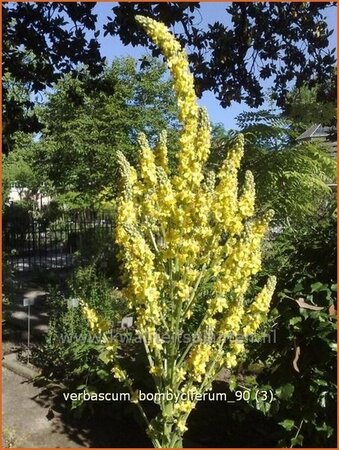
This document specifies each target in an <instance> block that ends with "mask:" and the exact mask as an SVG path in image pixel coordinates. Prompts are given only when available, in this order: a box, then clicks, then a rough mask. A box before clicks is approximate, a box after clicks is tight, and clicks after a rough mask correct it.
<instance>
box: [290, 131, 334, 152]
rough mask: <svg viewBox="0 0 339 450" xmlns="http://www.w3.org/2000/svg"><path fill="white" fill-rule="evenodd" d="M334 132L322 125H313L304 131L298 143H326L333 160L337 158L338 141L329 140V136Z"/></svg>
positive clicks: (298, 138)
mask: <svg viewBox="0 0 339 450" xmlns="http://www.w3.org/2000/svg"><path fill="white" fill-rule="evenodd" d="M332 131H333V129H332V128H330V127H323V126H322V125H319V124H316V125H312V126H311V127H310V128H308V129H307V130H306V131H304V132H303V133H302V134H301V135H300V136H298V137H297V141H313V140H314V141H319V142H324V143H326V145H327V146H328V149H329V154H330V155H331V156H332V157H333V158H335V159H336V158H337V141H335V142H333V141H329V140H327V138H328V136H329V135H330V134H331V132H332Z"/></svg>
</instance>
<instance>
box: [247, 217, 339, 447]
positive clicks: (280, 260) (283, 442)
mask: <svg viewBox="0 0 339 450" xmlns="http://www.w3.org/2000/svg"><path fill="white" fill-rule="evenodd" d="M335 223H336V217H335V213H334V212H333V209H328V210H327V212H326V214H325V215H324V216H322V217H321V218H315V220H314V222H313V223H309V224H308V226H307V227H303V228H300V229H299V230H291V229H289V230H285V231H284V232H283V233H282V234H281V235H280V236H278V237H277V239H276V240H275V241H274V242H273V244H272V246H271V248H270V252H269V253H268V255H267V261H268V262H269V266H270V270H271V271H274V272H276V271H277V269H278V268H279V267H280V270H279V273H278V285H277V290H276V295H275V298H274V300H273V304H272V309H271V312H270V322H269V324H268V325H267V327H266V331H269V330H272V329H275V331H276V340H275V342H273V343H270V344H265V345H264V344H262V343H259V344H252V346H251V350H250V352H249V354H248V360H247V365H248V366H249V367H251V366H252V367H254V366H255V367H260V368H261V372H260V374H259V375H258V376H257V377H256V383H257V388H259V389H268V390H271V391H272V392H273V394H274V399H273V401H272V402H271V403H268V402H255V401H254V402H253V405H255V406H256V407H258V408H259V409H261V410H262V411H263V412H264V413H265V414H267V415H268V416H270V417H273V418H274V419H275V420H276V421H277V423H279V424H280V425H281V434H280V436H279V437H277V441H278V442H277V445H278V446H283V447H286V446H288V447H289V446H291V447H294V446H296V447H300V446H305V447H335V445H336V436H335V430H336V315H335V310H334V305H335V302H336V300H335V299H336V290H337V287H336V284H335V276H336V275H335V268H336V267H335V261H336V259H335V254H336V232H335V230H336V227H335ZM320 308H322V309H320Z"/></svg>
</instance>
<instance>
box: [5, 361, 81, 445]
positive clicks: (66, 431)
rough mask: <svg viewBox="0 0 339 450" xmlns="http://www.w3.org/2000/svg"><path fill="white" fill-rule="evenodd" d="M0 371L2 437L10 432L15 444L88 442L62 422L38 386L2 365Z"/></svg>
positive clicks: (59, 415)
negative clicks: (0, 372)
mask: <svg viewBox="0 0 339 450" xmlns="http://www.w3.org/2000/svg"><path fill="white" fill-rule="evenodd" d="M2 375H3V376H2V378H3V396H2V411H3V437H4V439H6V437H7V436H8V433H9V432H10V433H11V434H12V436H13V440H14V444H15V445H14V446H15V447H22V448H39V447H51V448H56V447H63V448H72V447H74V448H78V447H87V446H88V445H86V441H85V439H84V437H83V436H81V433H79V431H78V430H75V429H72V427H70V426H69V425H65V424H64V423H63V422H62V420H61V415H62V413H61V412H56V411H55V410H53V411H52V410H50V408H49V404H48V397H47V398H46V394H45V395H44V393H43V392H42V393H41V389H40V388H38V387H35V386H33V384H32V382H30V381H28V380H26V379H25V378H22V377H21V376H19V375H17V374H15V373H13V372H10V371H9V370H7V369H5V368H3V369H2ZM4 444H5V443H4Z"/></svg>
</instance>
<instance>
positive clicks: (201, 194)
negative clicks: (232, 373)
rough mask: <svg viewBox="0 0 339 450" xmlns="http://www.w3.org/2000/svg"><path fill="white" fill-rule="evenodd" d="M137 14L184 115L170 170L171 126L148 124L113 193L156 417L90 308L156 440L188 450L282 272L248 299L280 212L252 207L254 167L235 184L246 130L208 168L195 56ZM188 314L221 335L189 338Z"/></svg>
mask: <svg viewBox="0 0 339 450" xmlns="http://www.w3.org/2000/svg"><path fill="white" fill-rule="evenodd" d="M136 20H137V22H138V23H139V24H140V25H141V27H142V28H143V29H144V30H145V31H146V33H147V34H148V36H149V37H150V38H151V39H152V40H153V42H154V43H155V44H156V45H157V46H159V48H160V49H161V51H162V53H163V54H164V56H165V58H166V61H167V65H168V67H169V69H170V71H171V73H172V76H173V85H174V90H175V92H176V97H177V103H178V107H179V119H180V122H181V124H182V128H181V131H180V137H179V140H180V151H179V153H178V155H177V164H176V168H175V171H174V173H171V171H170V169H169V165H168V157H167V145H166V132H165V131H164V132H163V133H162V134H161V135H160V137H159V139H158V142H157V144H156V145H155V147H154V148H151V146H150V144H149V142H148V141H147V138H146V136H145V135H144V134H141V135H140V136H139V148H140V158H139V166H138V170H136V169H135V168H134V167H132V166H131V165H130V164H129V163H128V161H127V160H126V158H125V157H124V156H123V155H122V154H119V162H120V167H121V174H122V185H123V187H122V189H121V193H120V195H119V197H118V200H117V226H116V240H117V243H118V245H119V247H120V260H121V263H122V267H123V271H124V275H123V282H124V285H125V288H124V290H123V293H124V296H125V298H126V299H127V301H128V303H129V306H130V308H131V309H132V310H133V311H134V314H135V328H136V333H138V335H139V337H140V339H141V340H142V342H143V345H144V347H145V351H146V354H147V358H148V367H147V369H148V371H149V373H150V374H151V375H152V377H153V379H154V384H155V390H156V391H155V392H157V393H159V394H161V393H162V394H165V395H163V397H162V398H161V396H159V398H160V401H159V409H160V410H159V413H158V415H157V416H156V417H155V418H153V419H151V420H150V419H149V418H148V417H147V415H146V413H145V411H144V408H143V406H142V403H141V402H139V400H138V391H137V390H136V388H135V386H134V381H133V380H132V378H131V376H130V375H129V373H127V371H126V370H125V369H124V368H123V367H122V365H121V363H120V361H121V359H120V358H119V357H118V349H119V344H118V342H115V341H110V340H109V338H107V337H106V335H105V331H107V328H108V324H106V323H105V322H104V321H103V320H101V319H100V318H99V317H98V315H97V314H96V312H95V311H93V310H91V309H90V308H88V307H87V306H86V305H85V304H83V308H84V312H85V315H86V316H87V318H88V321H89V324H90V327H91V329H92V331H93V332H95V333H100V334H102V337H103V338H102V339H103V343H104V344H105V345H106V352H107V354H108V359H109V360H110V361H111V363H113V369H112V374H113V376H114V377H115V378H117V379H118V380H120V381H121V382H122V383H123V384H124V385H125V386H126V388H128V389H129V391H130V392H131V399H132V401H134V402H135V403H136V404H137V406H138V408H139V410H140V412H141V414H142V416H143V417H144V419H145V422H146V425H147V432H148V435H149V437H150V438H151V439H152V442H153V444H154V446H155V447H157V448H180V447H182V436H183V434H184V432H185V431H186V430H187V427H186V421H187V418H188V416H189V414H190V412H191V411H192V410H193V409H194V408H195V406H196V403H197V398H199V395H200V398H201V396H202V394H204V393H205V392H206V391H208V390H210V389H211V386H212V381H213V380H214V378H215V377H216V375H217V374H218V372H219V371H220V369H221V368H222V367H226V368H229V369H231V368H233V367H235V366H236V364H237V358H238V357H240V356H241V354H242V353H243V352H244V343H243V341H244V340H245V339H243V340H242V342H239V341H237V340H234V339H230V336H231V335H233V336H234V335H239V334H242V336H243V337H245V338H246V336H249V335H251V334H253V333H255V332H256V330H257V329H258V328H259V326H260V325H261V324H262V323H263V321H264V320H265V318H266V316H267V312H268V308H269V304H270V300H271V297H272V294H273V291H274V287H275V278H274V277H271V278H269V279H268V281H267V284H266V285H265V286H264V287H263V288H262V290H261V291H260V292H259V293H258V295H257V296H256V297H255V298H254V299H253V300H252V302H251V303H250V304H248V305H247V303H248V302H245V301H244V296H245V294H246V292H247V290H248V288H249V285H250V281H251V278H252V277H253V276H254V275H255V274H257V273H258V271H259V270H260V267H261V243H262V240H263V237H264V236H265V233H266V231H267V229H268V224H269V221H270V219H271V216H272V213H271V212H270V211H269V212H267V213H264V214H262V215H258V214H256V213H255V187H254V181H253V176H252V174H251V172H247V173H246V176H245V180H244V183H243V186H242V188H241V189H240V190H239V189H238V179H237V176H238V170H239V167H240V161H241V158H242V156H243V151H244V150H243V149H244V138H243V136H242V135H238V137H237V138H236V140H235V141H234V145H233V148H232V149H231V150H230V151H229V152H228V154H227V157H226V159H225V161H224V163H223V165H222V167H221V169H220V171H219V173H217V174H215V173H214V172H212V171H208V170H207V169H206V162H207V159H208V156H209V153H210V144H211V127H210V122H209V118H208V115H207V112H206V111H205V110H204V109H203V108H200V107H199V106H198V104H197V100H196V96H195V91H194V82H193V76H192V75H191V73H190V72H189V65H188V60H187V55H186V53H185V51H184V50H183V49H182V48H181V46H180V44H179V42H177V41H176V39H175V38H174V37H173V36H172V34H171V33H170V32H169V31H168V30H167V28H166V27H165V25H164V24H162V23H159V22H156V21H155V20H153V19H150V18H148V17H142V16H137V17H136ZM206 292H208V295H207V298H206ZM246 305H247V306H246ZM197 310H199V316H198V317H199V321H198V322H197V320H194V318H196V311H197ZM193 320H194V322H193ZM190 321H191V323H194V324H196V326H195V335H196V336H197V335H199V336H202V337H203V336H207V335H208V336H211V335H213V337H214V338H213V339H208V340H206V339H201V340H200V341H199V340H196V339H191V340H189V341H188V342H187V340H185V342H186V343H183V342H182V339H181V338H180V336H182V333H183V331H184V330H187V328H188V325H189V324H190ZM165 334H166V336H167V339H166V340H165V339H163V338H162V337H163V336H164V335H165ZM168 393H170V394H175V395H176V396H175V399H173V398H172V395H166V394H168Z"/></svg>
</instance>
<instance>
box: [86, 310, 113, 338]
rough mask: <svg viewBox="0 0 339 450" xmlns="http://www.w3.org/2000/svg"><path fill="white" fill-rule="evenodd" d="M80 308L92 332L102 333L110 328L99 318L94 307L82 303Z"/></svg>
mask: <svg viewBox="0 0 339 450" xmlns="http://www.w3.org/2000/svg"><path fill="white" fill-rule="evenodd" d="M82 309H83V312H84V315H85V317H86V319H87V321H88V324H89V326H90V329H91V331H92V333H93V334H104V333H106V332H107V331H108V330H109V329H110V324H109V323H108V322H107V321H106V320H104V319H102V318H100V317H99V316H98V315H97V313H96V312H95V311H94V309H92V308H89V307H88V306H87V305H84V306H83V308H82Z"/></svg>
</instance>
